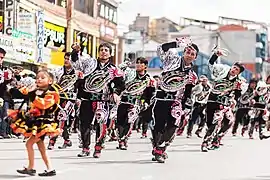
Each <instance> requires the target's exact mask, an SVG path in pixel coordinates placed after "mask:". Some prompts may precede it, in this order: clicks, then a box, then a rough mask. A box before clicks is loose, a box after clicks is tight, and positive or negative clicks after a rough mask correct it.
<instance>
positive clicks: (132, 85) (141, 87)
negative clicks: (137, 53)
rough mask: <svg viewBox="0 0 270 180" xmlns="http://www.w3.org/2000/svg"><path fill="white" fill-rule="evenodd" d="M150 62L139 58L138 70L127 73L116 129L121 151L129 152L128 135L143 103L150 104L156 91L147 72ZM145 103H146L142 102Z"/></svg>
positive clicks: (137, 61) (137, 62)
mask: <svg viewBox="0 0 270 180" xmlns="http://www.w3.org/2000/svg"><path fill="white" fill-rule="evenodd" d="M147 65H148V61H147V60H146V59H145V58H143V57H139V58H137V60H136V70H134V71H131V70H129V71H127V73H128V74H126V78H125V90H124V92H123V94H122V96H121V101H120V104H119V106H118V110H117V121H116V127H117V129H118V133H119V147H118V148H119V149H121V150H127V147H128V145H127V141H128V135H129V134H130V131H131V130H132V128H133V124H134V122H135V120H136V119H138V115H139V113H140V105H141V104H142V103H147V104H150V99H151V97H152V95H153V92H154V91H155V88H154V84H153V82H154V80H152V79H151V78H150V75H149V74H148V73H147V72H146V69H147ZM142 100H143V101H145V102H142Z"/></svg>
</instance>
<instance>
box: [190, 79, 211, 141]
mask: <svg viewBox="0 0 270 180" xmlns="http://www.w3.org/2000/svg"><path fill="white" fill-rule="evenodd" d="M210 90H211V85H210V83H209V81H208V78H207V77H206V76H205V75H201V76H200V78H199V83H198V84H197V85H196V86H195V87H194V88H193V89H192V95H193V100H194V104H193V107H192V108H193V110H192V115H191V119H190V120H189V121H188V128H187V138H190V137H191V135H192V129H193V126H194V124H195V123H196V121H197V119H198V117H200V123H199V127H198V129H197V130H196V132H195V134H196V135H197V136H198V137H199V138H202V137H201V135H200V133H201V132H202V129H203V127H204V125H205V122H206V117H205V107H206V102H207V100H208V96H209V94H210Z"/></svg>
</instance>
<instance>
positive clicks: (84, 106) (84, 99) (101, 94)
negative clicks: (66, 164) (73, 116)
mask: <svg viewBox="0 0 270 180" xmlns="http://www.w3.org/2000/svg"><path fill="white" fill-rule="evenodd" d="M72 48H73V51H72V53H71V60H72V66H73V67H74V68H75V69H76V70H78V71H81V72H82V73H83V80H82V82H81V83H80V85H79V87H78V96H79V97H78V98H80V99H81V104H80V114H79V118H80V131H81V139H82V145H83V149H82V151H81V153H79V154H78V157H85V156H89V154H90V147H89V146H90V142H91V129H92V128H93V127H95V130H96V145H95V151H94V154H93V156H94V157H95V158H99V157H100V155H101V150H102V145H103V143H104V142H105V139H106V133H107V130H106V129H107V126H106V124H107V119H108V116H109V102H110V101H111V99H113V100H114V102H116V104H118V103H119V101H120V97H119V95H120V94H121V92H122V91H123V90H124V89H125V84H124V78H123V75H124V74H123V72H122V71H121V70H119V69H118V68H116V67H115V65H113V64H112V62H111V54H112V47H111V45H110V44H108V43H103V44H101V45H100V46H99V48H98V51H99V58H98V59H97V60H96V59H94V58H91V57H90V56H89V55H84V54H82V53H81V52H80V50H81V47H80V46H79V45H78V44H74V45H73V46H72Z"/></svg>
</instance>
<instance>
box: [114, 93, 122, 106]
mask: <svg viewBox="0 0 270 180" xmlns="http://www.w3.org/2000/svg"><path fill="white" fill-rule="evenodd" d="M112 98H113V101H114V102H115V104H116V105H119V104H120V100H121V98H120V96H118V95H117V94H115V93H113V95H112Z"/></svg>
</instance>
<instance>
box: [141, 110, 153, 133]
mask: <svg viewBox="0 0 270 180" xmlns="http://www.w3.org/2000/svg"><path fill="white" fill-rule="evenodd" d="M139 116H140V123H141V124H142V134H146V133H147V129H148V124H149V123H150V122H151V120H152V119H153V117H152V107H149V108H147V109H146V110H144V111H141V112H140V115H139Z"/></svg>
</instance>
